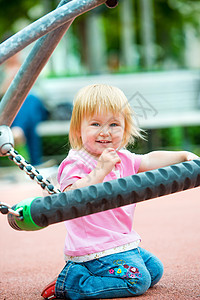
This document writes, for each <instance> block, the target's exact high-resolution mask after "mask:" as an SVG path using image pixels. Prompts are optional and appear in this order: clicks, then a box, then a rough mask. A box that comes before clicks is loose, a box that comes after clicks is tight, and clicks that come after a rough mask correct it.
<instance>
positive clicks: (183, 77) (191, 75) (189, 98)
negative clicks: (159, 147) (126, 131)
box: [38, 70, 200, 136]
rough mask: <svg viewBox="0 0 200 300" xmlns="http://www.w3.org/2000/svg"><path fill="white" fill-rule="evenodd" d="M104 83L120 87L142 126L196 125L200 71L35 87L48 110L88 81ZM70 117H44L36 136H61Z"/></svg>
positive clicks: (77, 80)
mask: <svg viewBox="0 0 200 300" xmlns="http://www.w3.org/2000/svg"><path fill="white" fill-rule="evenodd" d="M93 83H107V84H110V85H114V86H117V87H119V88H120V89H122V90H123V92H124V93H125V95H126V96H127V98H128V100H129V102H130V104H131V106H132V108H133V109H134V111H135V112H136V116H135V121H136V122H137V124H138V125H139V126H140V127H141V128H143V129H158V128H169V127H174V126H182V127H187V126H196V125H200V72H198V71H195V70H194V71H193V70H192V71H186V70H184V71H168V72H150V73H139V74H123V75H110V74H107V75H96V76H83V77H70V78H56V79H53V78H52V79H39V81H38V90H39V93H40V95H41V97H42V98H43V100H44V102H45V104H46V106H47V107H48V109H49V111H50V112H53V111H54V110H56V108H57V107H58V105H60V104H64V103H66V102H68V103H71V104H73V98H74V96H75V94H76V93H77V91H78V90H79V89H80V88H82V87H84V86H86V85H89V84H93ZM69 126H70V120H68V121H66V120H55V119H54V120H48V121H45V122H42V123H41V124H40V125H39V126H38V132H39V134H40V136H49V135H65V134H67V133H68V132H69Z"/></svg>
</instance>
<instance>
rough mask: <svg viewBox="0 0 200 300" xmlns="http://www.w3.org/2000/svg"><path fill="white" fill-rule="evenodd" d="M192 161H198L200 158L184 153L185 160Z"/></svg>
mask: <svg viewBox="0 0 200 300" xmlns="http://www.w3.org/2000/svg"><path fill="white" fill-rule="evenodd" d="M193 159H200V157H199V156H197V155H196V154H194V153H192V152H186V157H185V160H186V161H190V160H193Z"/></svg>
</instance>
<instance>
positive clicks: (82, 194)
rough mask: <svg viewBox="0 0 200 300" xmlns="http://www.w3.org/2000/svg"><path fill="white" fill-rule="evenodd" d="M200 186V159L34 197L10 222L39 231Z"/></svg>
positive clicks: (18, 205)
mask: <svg viewBox="0 0 200 300" xmlns="http://www.w3.org/2000/svg"><path fill="white" fill-rule="evenodd" d="M199 185H200V160H194V161H190V162H184V163H180V164H176V165H172V166H169V167H165V168H160V169H156V170H152V171H148V172H144V173H139V174H137V175H132V176H128V177H124V178H120V179H117V180H112V181H109V182H104V183H100V184H97V185H91V186H88V187H84V188H81V189H76V190H71V191H68V192H64V193H59V194H54V195H51V196H46V197H38V198H30V199H27V200H24V201H22V202H20V203H19V204H17V205H15V206H14V207H13V210H14V211H15V212H18V213H19V216H18V217H16V216H14V215H11V214H9V217H8V221H9V224H10V225H11V227H12V228H14V229H16V230H38V229H42V228H44V227H47V226H48V225H50V224H54V223H58V222H61V221H65V220H69V219H73V218H77V217H82V216H85V215H89V214H92V213H97V212H101V211H104V210H108V209H113V208H116V207H119V206H124V205H127V204H131V203H137V202H141V201H144V200H148V199H152V198H156V197H160V196H163V195H167V194H171V193H175V192H179V191H183V190H187V189H190V188H194V187H197V186H199Z"/></svg>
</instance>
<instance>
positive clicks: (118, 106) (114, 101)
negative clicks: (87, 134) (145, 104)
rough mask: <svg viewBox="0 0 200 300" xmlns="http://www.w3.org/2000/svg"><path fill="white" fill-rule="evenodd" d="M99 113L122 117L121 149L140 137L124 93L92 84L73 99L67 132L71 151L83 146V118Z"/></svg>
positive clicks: (109, 87) (103, 85)
mask: <svg viewBox="0 0 200 300" xmlns="http://www.w3.org/2000/svg"><path fill="white" fill-rule="evenodd" d="M101 111H109V112H112V113H113V114H116V113H121V114H122V115H123V116H124V120H125V128H124V136H123V141H122V144H121V147H125V146H127V144H128V143H132V142H134V140H135V138H136V137H142V135H141V133H140V129H139V128H138V127H137V126H136V124H135V123H134V122H133V114H134V112H133V111H132V109H131V107H130V104H129V102H128V100H127V98H126V96H125V95H124V93H123V92H122V91H121V90H120V89H119V88H117V87H113V86H109V85H106V84H93V85H89V86H86V87H84V88H82V89H81V90H80V91H79V92H78V94H77V95H76V97H75V101H74V108H73V112H72V118H71V124H70V130H69V141H70V145H71V147H72V148H73V149H77V150H79V149H81V148H82V146H83V144H82V138H81V123H82V120H83V118H85V117H86V118H87V117H89V116H92V115H93V114H94V113H96V112H101Z"/></svg>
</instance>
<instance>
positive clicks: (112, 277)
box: [56, 248, 163, 300]
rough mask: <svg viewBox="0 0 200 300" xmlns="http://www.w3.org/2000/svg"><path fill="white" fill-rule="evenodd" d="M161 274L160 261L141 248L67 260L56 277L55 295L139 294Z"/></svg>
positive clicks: (77, 296)
mask: <svg viewBox="0 0 200 300" xmlns="http://www.w3.org/2000/svg"><path fill="white" fill-rule="evenodd" d="M162 274H163V264H162V263H161V261H160V260H159V259H158V258H157V257H156V256H154V255H153V254H151V253H150V252H148V251H146V250H144V249H142V248H136V249H133V250H129V251H125V252H121V253H117V254H111V255H107V256H104V257H102V258H99V259H94V260H91V261H87V262H84V263H74V262H72V261H68V262H67V264H66V265H65V267H64V269H63V270H62V272H61V273H60V275H59V276H58V279H57V282H56V296H57V298H61V299H72V300H76V299H77V300H78V299H99V298H123V297H133V296H139V295H142V294H144V293H145V292H146V291H147V290H148V288H150V287H152V286H153V285H154V284H156V283H157V282H158V281H159V280H160V278H161V277H162Z"/></svg>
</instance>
